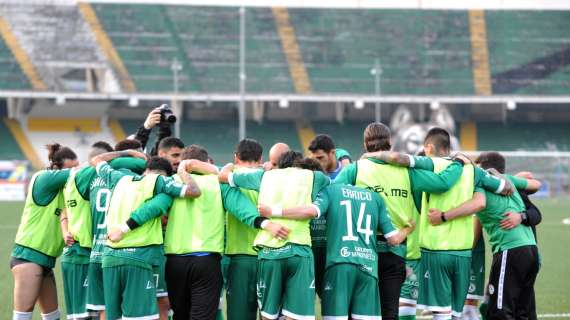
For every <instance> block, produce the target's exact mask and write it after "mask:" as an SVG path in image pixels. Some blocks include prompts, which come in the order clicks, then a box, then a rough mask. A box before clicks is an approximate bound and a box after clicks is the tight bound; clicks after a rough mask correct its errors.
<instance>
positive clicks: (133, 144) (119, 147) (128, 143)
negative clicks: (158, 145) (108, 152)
mask: <svg viewBox="0 0 570 320" xmlns="http://www.w3.org/2000/svg"><path fill="white" fill-rule="evenodd" d="M139 149H142V144H141V142H140V141H138V140H135V139H125V140H121V141H119V142H117V144H116V145H115V151H124V150H139Z"/></svg>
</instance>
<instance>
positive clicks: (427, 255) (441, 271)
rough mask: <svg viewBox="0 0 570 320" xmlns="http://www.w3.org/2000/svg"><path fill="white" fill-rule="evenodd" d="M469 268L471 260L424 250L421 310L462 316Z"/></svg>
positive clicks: (420, 295)
mask: <svg viewBox="0 0 570 320" xmlns="http://www.w3.org/2000/svg"><path fill="white" fill-rule="evenodd" d="M470 269H471V258H470V257H462V256H459V255H454V254H449V253H445V252H434V251H424V250H422V258H421V260H420V287H419V295H418V305H417V307H418V309H424V310H429V311H436V312H451V314H452V316H454V317H461V314H462V312H463V304H464V303H465V298H466V297H467V291H468V289H469V270H470Z"/></svg>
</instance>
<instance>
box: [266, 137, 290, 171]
mask: <svg viewBox="0 0 570 320" xmlns="http://www.w3.org/2000/svg"><path fill="white" fill-rule="evenodd" d="M289 150H291V148H289V146H288V145H286V144H285V143H282V142H278V143H276V144H274V145H273V147H271V149H269V162H271V165H272V166H273V168H277V163H278V162H279V158H281V156H282V155H283V154H284V153H285V152H287V151H289Z"/></svg>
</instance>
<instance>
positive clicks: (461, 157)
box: [453, 153, 472, 165]
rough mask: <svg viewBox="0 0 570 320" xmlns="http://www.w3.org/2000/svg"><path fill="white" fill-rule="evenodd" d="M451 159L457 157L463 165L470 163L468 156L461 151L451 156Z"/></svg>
mask: <svg viewBox="0 0 570 320" xmlns="http://www.w3.org/2000/svg"><path fill="white" fill-rule="evenodd" d="M453 159H459V160H461V161H462V162H463V164H464V165H466V164H472V162H471V159H469V157H467V156H466V155H464V154H462V153H458V154H456V155H455V157H453Z"/></svg>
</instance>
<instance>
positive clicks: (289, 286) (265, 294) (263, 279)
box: [257, 255, 315, 319]
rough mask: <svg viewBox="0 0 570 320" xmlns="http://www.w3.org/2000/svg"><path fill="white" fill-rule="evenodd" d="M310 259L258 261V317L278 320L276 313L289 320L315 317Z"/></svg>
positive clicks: (311, 261)
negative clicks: (259, 312)
mask: <svg viewBox="0 0 570 320" xmlns="http://www.w3.org/2000/svg"><path fill="white" fill-rule="evenodd" d="M314 267H315V266H314V264H313V257H312V255H311V256H310V257H300V256H293V257H289V258H283V259H259V262H258V268H259V269H258V280H257V302H258V305H259V309H260V311H261V315H262V316H264V317H266V318H268V319H277V317H278V316H279V311H280V310H281V313H282V314H283V315H284V316H286V317H289V318H292V319H314V318H315V270H314Z"/></svg>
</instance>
